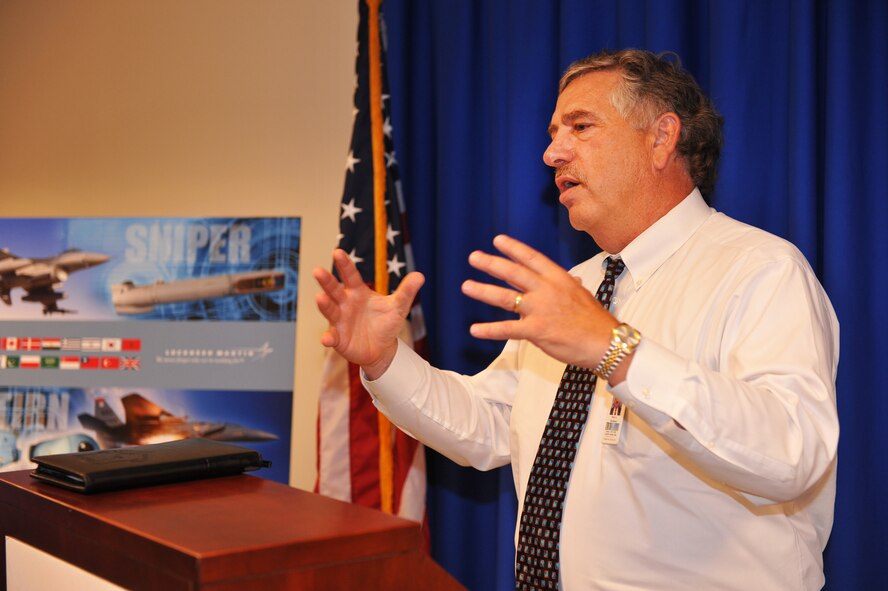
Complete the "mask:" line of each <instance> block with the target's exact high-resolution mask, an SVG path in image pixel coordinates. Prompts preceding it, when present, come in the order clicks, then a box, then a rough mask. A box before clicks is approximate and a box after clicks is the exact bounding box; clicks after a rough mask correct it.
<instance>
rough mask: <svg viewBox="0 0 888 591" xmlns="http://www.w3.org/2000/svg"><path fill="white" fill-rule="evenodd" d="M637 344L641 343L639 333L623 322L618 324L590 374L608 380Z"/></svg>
mask: <svg viewBox="0 0 888 591" xmlns="http://www.w3.org/2000/svg"><path fill="white" fill-rule="evenodd" d="M639 342H641V333H639V332H638V331H637V330H635V329H634V328H632V327H631V326H629V325H628V324H626V323H625V322H623V323H621V324H619V325H618V326H617V327H616V328H614V329H613V331H612V333H611V341H610V346H609V347H608V349H607V351H606V352H605V353H604V356H603V357H602V358H601V361H599V362H598V365H597V366H595V369H593V370H592V373H594V374H595V375H597V376H598V377H599V378H600V379H602V380H606V379H608V378H609V377H610V375H611V374H612V373H613V372H614V370H615V369H616V368H617V366H618V365H620V362H621V361H623V359H625V358H626V357H628V356H629V355H630V354H631V353H632V352H633V351H635V348H636V347H637V346H638V343H639Z"/></svg>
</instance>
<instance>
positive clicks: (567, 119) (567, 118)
mask: <svg viewBox="0 0 888 591" xmlns="http://www.w3.org/2000/svg"><path fill="white" fill-rule="evenodd" d="M580 119H586V120H589V121H591V122H592V123H597V122H599V121H601V117H599V116H598V115H596V114H595V113H593V112H592V111H586V110H583V109H577V110H575V111H570V112H568V113H565V114H564V115H562V116H561V123H562V124H563V125H567V126H570V125H573V124H574V123H575V122H576V121H578V120H580ZM557 130H558V125H556V124H555V123H553V124H552V125H550V126H549V137H552V136H553V135H554V134H555V132H556V131H557Z"/></svg>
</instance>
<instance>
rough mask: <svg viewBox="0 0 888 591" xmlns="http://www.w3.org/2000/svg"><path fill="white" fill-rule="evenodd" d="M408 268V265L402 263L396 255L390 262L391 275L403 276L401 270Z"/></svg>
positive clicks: (389, 270)
mask: <svg viewBox="0 0 888 591" xmlns="http://www.w3.org/2000/svg"><path fill="white" fill-rule="evenodd" d="M406 266H407V263H402V262H401V261H399V260H398V255H397V254H396V255H395V256H393V257H392V258H391V260H390V261H389V262H388V272H389V273H390V274H394V275H395V276H397V277H400V276H401V269H403V268H404V267H406Z"/></svg>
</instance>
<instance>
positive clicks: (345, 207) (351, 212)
mask: <svg viewBox="0 0 888 591" xmlns="http://www.w3.org/2000/svg"><path fill="white" fill-rule="evenodd" d="M340 206H341V207H342V215H341V216H340V218H339V219H340V220H344V219H345V218H348V219H350V220H351V221H353V222H354V221H355V216H356V215H357V214H359V213H361V212H362V211H364V210H363V209H361V208H360V207H358V206H357V205H355V200H354V198H352V200H351V201H349V202H348V203H340Z"/></svg>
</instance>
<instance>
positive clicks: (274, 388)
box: [0, 218, 300, 482]
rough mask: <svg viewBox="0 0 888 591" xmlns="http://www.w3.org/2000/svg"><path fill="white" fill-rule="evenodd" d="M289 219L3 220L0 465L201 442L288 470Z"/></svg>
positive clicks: (294, 243)
mask: <svg viewBox="0 0 888 591" xmlns="http://www.w3.org/2000/svg"><path fill="white" fill-rule="evenodd" d="M299 239H300V220H299V219H298V218H113V219H112V218H90V219H84V218H72V219H50V218H28V219H0V249H2V250H0V300H2V302H0V465H2V467H0V469H3V470H9V469H22V468H26V467H30V466H31V465H32V463H31V461H30V459H31V457H34V456H35V455H36V454H40V453H46V452H47V451H52V452H53V453H60V452H66V451H77V450H79V449H106V448H110V447H119V446H125V445H139V444H145V443H153V442H160V441H170V440H173V439H181V438H185V437H205V438H210V439H217V440H223V441H232V442H237V443H239V444H242V445H245V446H247V447H252V448H254V449H256V450H258V451H260V453H262V454H263V456H264V457H266V459H270V460H271V461H272V465H273V468H272V470H271V471H267V470H263V471H260V472H259V473H257V474H258V475H264V476H266V477H269V478H272V479H275V480H278V481H280V482H286V481H287V478H288V474H289V450H290V440H291V435H290V424H291V412H292V396H293V392H292V388H293V377H294V376H293V367H294V364H293V361H294V355H295V351H294V347H295V334H296V325H295V322H296V308H297V285H298V272H299Z"/></svg>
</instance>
